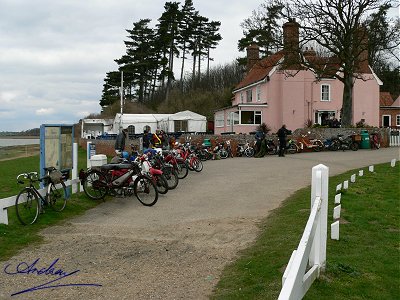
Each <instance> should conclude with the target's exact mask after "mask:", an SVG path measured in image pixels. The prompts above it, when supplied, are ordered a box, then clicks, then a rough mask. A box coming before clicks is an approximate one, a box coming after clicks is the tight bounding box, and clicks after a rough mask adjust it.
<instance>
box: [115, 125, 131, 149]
mask: <svg viewBox="0 0 400 300" xmlns="http://www.w3.org/2000/svg"><path fill="white" fill-rule="evenodd" d="M127 135H128V130H127V129H122V131H121V132H120V133H118V135H117V138H116V140H115V145H114V148H115V153H117V154H118V155H121V154H122V152H123V151H124V150H125V140H126V137H127Z"/></svg>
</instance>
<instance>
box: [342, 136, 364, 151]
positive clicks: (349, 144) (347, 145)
mask: <svg viewBox="0 0 400 300" xmlns="http://www.w3.org/2000/svg"><path fill="white" fill-rule="evenodd" d="M338 141H339V143H340V145H339V150H343V151H345V150H353V151H357V150H358V148H359V145H358V143H357V142H355V141H354V140H353V138H352V136H351V135H349V136H347V137H344V136H343V135H342V134H339V135H338Z"/></svg>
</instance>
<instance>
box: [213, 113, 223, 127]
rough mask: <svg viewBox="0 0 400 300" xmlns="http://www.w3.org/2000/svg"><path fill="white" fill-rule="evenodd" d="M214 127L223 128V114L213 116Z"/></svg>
mask: <svg viewBox="0 0 400 300" xmlns="http://www.w3.org/2000/svg"><path fill="white" fill-rule="evenodd" d="M215 126H216V127H224V114H223V113H222V114H221V113H220V114H216V115H215Z"/></svg>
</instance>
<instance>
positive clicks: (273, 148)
mask: <svg viewBox="0 0 400 300" xmlns="http://www.w3.org/2000/svg"><path fill="white" fill-rule="evenodd" d="M266 143H267V154H269V155H274V154H277V153H278V146H277V145H276V144H275V142H274V140H273V139H271V138H269V139H266Z"/></svg>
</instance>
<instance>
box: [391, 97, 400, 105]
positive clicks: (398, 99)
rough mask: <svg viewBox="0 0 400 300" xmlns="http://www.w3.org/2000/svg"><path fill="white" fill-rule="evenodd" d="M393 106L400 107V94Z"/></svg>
mask: <svg viewBox="0 0 400 300" xmlns="http://www.w3.org/2000/svg"><path fill="white" fill-rule="evenodd" d="M392 106H394V107H400V96H398V97H397V99H396V100H395V101H394V102H393V104H392Z"/></svg>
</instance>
